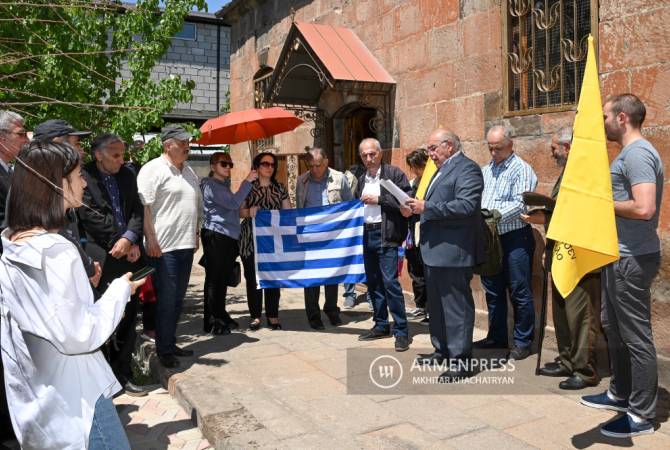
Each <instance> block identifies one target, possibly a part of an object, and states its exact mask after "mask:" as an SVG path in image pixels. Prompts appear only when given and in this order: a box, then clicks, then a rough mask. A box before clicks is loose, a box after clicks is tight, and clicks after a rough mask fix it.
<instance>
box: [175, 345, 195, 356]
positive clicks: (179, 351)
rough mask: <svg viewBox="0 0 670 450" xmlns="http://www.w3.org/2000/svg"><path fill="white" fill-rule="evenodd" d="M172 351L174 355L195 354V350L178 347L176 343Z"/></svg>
mask: <svg viewBox="0 0 670 450" xmlns="http://www.w3.org/2000/svg"><path fill="white" fill-rule="evenodd" d="M172 353H173V354H174V356H193V350H187V349H185V348H181V347H177V346H176V345H175V346H174V350H173V351H172Z"/></svg>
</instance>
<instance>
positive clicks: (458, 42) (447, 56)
mask: <svg viewBox="0 0 670 450" xmlns="http://www.w3.org/2000/svg"><path fill="white" fill-rule="evenodd" d="M427 34H428V61H429V63H430V64H431V65H437V64H442V63H444V62H447V61H456V60H458V59H461V58H462V57H463V33H462V27H461V26H460V25H459V24H458V23H452V24H449V25H445V26H443V27H440V28H433V29H432V30H430V31H429V32H428V33H427Z"/></svg>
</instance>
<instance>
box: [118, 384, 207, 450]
mask: <svg viewBox="0 0 670 450" xmlns="http://www.w3.org/2000/svg"><path fill="white" fill-rule="evenodd" d="M114 404H115V405H116V410H117V411H118V413H119V417H121V422H122V423H123V425H124V427H125V428H126V434H127V435H128V440H129V441H130V447H131V448H132V449H133V450H163V449H169V450H177V449H182V450H204V449H211V448H212V446H211V445H210V444H209V442H208V441H207V439H205V438H203V437H202V433H201V432H200V430H199V429H198V427H197V426H196V425H195V423H194V422H193V421H192V420H191V416H189V415H188V414H186V413H185V412H184V409H183V408H182V407H181V406H179V403H177V401H176V400H175V399H174V398H172V397H171V396H170V394H169V393H168V392H167V391H166V390H165V389H163V388H160V389H156V390H154V391H152V392H150V393H149V395H147V396H144V397H130V396H128V395H120V396H119V397H117V398H115V399H114Z"/></svg>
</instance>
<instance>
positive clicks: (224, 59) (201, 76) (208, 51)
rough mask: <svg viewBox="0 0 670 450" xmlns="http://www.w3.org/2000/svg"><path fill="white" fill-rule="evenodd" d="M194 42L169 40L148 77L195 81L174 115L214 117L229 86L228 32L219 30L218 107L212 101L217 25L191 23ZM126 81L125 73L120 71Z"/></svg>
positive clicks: (215, 66)
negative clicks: (187, 101) (187, 96)
mask: <svg viewBox="0 0 670 450" xmlns="http://www.w3.org/2000/svg"><path fill="white" fill-rule="evenodd" d="M195 26H196V40H195V41H192V40H183V39H172V45H171V46H170V48H169V49H168V51H167V53H166V54H165V55H164V56H163V58H161V60H160V62H159V63H158V64H156V66H155V67H154V69H153V71H152V73H151V77H152V78H153V79H154V80H161V79H164V78H167V77H169V76H170V75H179V76H181V77H182V79H188V80H193V81H195V88H194V89H193V91H192V94H193V99H192V100H191V102H190V103H180V104H178V105H177V106H176V107H175V109H174V111H173V114H174V115H180V114H183V115H186V116H193V115H195V116H200V117H201V118H202V119H206V118H208V117H212V116H216V115H217V113H218V112H219V110H220V108H221V106H223V105H224V104H225V101H226V97H225V94H226V92H227V91H228V85H229V84H230V28H229V27H226V26H221V47H220V74H219V89H220V91H219V92H220V94H219V95H220V96H219V104H218V105H217V98H216V83H217V54H216V53H217V48H218V47H217V28H218V27H217V25H213V24H207V23H195ZM122 76H125V77H127V76H128V71H127V70H124V71H122Z"/></svg>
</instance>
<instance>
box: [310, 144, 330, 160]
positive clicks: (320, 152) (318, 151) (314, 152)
mask: <svg viewBox="0 0 670 450" xmlns="http://www.w3.org/2000/svg"><path fill="white" fill-rule="evenodd" d="M317 156H320V157H321V158H323V159H328V155H327V154H326V151H325V150H324V149H322V148H321V147H314V148H310V149H309V150H307V156H306V157H307V161H312V160H313V159H314V158H316V157H317Z"/></svg>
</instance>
